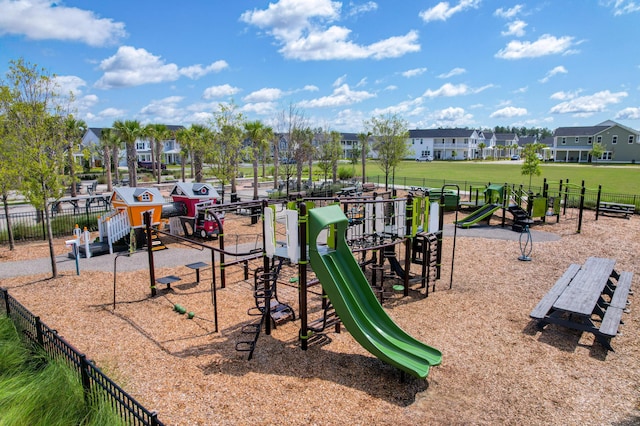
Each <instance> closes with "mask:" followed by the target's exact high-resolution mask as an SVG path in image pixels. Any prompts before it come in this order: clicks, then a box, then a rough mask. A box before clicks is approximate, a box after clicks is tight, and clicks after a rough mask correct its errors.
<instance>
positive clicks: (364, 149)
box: [358, 132, 371, 184]
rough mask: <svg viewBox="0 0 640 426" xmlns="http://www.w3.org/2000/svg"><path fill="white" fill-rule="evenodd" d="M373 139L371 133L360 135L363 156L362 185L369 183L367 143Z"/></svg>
mask: <svg viewBox="0 0 640 426" xmlns="http://www.w3.org/2000/svg"><path fill="white" fill-rule="evenodd" d="M370 137H371V132H368V133H358V140H359V141H360V154H362V183H363V184H365V183H367V174H366V167H365V166H366V163H367V149H368V146H367V142H368V141H369V138H370Z"/></svg>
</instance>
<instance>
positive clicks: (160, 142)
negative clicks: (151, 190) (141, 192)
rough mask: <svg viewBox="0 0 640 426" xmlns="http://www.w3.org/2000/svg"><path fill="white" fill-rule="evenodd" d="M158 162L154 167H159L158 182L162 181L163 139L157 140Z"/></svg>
mask: <svg viewBox="0 0 640 426" xmlns="http://www.w3.org/2000/svg"><path fill="white" fill-rule="evenodd" d="M156 162H157V163H158V164H157V165H156V164H154V165H153V167H156V166H157V167H158V183H161V181H162V141H156Z"/></svg>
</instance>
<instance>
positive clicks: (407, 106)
mask: <svg viewBox="0 0 640 426" xmlns="http://www.w3.org/2000/svg"><path fill="white" fill-rule="evenodd" d="M422 103H423V100H422V98H416V99H411V100H408V101H403V102H400V103H399V104H396V105H390V106H388V107H385V108H375V109H374V110H373V111H371V115H372V116H374V117H375V116H380V115H387V114H398V115H406V116H416V115H418V114H420V113H421V112H422V111H424V108H423V107H422Z"/></svg>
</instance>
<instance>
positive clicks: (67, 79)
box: [55, 75, 87, 96]
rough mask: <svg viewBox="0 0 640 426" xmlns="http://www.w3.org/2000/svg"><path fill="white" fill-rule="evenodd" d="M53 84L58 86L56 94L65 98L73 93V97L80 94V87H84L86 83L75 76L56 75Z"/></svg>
mask: <svg viewBox="0 0 640 426" xmlns="http://www.w3.org/2000/svg"><path fill="white" fill-rule="evenodd" d="M55 84H56V85H57V86H58V93H59V94H60V95H62V96H67V95H69V94H70V93H73V95H74V96H79V95H81V94H82V90H81V89H80V88H81V87H86V86H87V82H86V81H84V80H83V79H81V78H80V77H77V76H75V75H58V76H56V77H55Z"/></svg>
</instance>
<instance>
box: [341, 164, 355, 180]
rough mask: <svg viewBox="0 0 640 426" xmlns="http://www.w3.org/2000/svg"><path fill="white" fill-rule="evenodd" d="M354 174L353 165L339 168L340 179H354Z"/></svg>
mask: <svg viewBox="0 0 640 426" xmlns="http://www.w3.org/2000/svg"><path fill="white" fill-rule="evenodd" d="M353 175H354V171H353V168H352V167H340V168H339V169H338V179H340V180H349V179H352V178H353Z"/></svg>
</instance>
